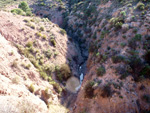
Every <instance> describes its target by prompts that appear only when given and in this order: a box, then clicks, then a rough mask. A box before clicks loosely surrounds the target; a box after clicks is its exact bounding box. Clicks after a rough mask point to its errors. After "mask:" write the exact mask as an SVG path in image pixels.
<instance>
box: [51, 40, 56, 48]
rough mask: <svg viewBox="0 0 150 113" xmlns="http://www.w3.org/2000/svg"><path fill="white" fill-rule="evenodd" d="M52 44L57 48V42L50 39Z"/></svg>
mask: <svg viewBox="0 0 150 113" xmlns="http://www.w3.org/2000/svg"><path fill="white" fill-rule="evenodd" d="M50 42H51V44H52V45H53V46H54V47H56V41H55V39H53V38H52V39H50Z"/></svg>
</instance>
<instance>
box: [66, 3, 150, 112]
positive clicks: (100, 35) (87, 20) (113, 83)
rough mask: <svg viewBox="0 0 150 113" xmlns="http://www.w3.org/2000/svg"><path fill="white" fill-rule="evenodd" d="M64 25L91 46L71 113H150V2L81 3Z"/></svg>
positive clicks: (73, 9)
mask: <svg viewBox="0 0 150 113" xmlns="http://www.w3.org/2000/svg"><path fill="white" fill-rule="evenodd" d="M68 20H69V21H68V22H69V23H68V25H69V29H68V32H73V33H74V34H75V35H76V36H77V37H79V39H80V40H81V41H82V43H81V44H85V43H86V45H89V56H88V61H87V72H86V74H85V77H84V81H83V83H82V87H81V89H80V91H79V93H78V97H77V100H76V103H75V107H74V111H73V113H80V112H87V113H109V112H111V113H127V112H129V113H132V112H133V113H135V112H138V113H140V112H142V113H145V112H148V111H149V110H150V103H149V97H150V94H149V92H150V86H149V85H150V84H149V76H150V75H149V61H148V58H147V57H148V54H149V35H150V32H149V2H148V1H145V2H142V1H130V2H129V1H124V0H122V1H117V0H116V1H103V0H102V1H90V0H89V1H81V2H78V3H77V4H75V5H74V6H72V11H71V13H70V15H69V16H68ZM70 28H72V29H70Z"/></svg>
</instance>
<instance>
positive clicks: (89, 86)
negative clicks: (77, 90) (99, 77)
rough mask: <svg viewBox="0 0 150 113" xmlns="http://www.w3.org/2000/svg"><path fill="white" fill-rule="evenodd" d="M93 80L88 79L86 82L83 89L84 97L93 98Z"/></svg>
mask: <svg viewBox="0 0 150 113" xmlns="http://www.w3.org/2000/svg"><path fill="white" fill-rule="evenodd" d="M94 84H95V82H94V81H90V82H88V83H87V84H86V86H85V89H84V97H85V98H93V97H94V88H93V86H94Z"/></svg>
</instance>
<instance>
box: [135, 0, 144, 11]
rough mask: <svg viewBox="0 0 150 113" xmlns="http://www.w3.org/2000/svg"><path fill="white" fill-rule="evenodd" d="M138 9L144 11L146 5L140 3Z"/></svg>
mask: <svg viewBox="0 0 150 113" xmlns="http://www.w3.org/2000/svg"><path fill="white" fill-rule="evenodd" d="M136 9H139V10H144V9H145V5H144V4H143V3H142V2H139V3H138V4H137V5H136Z"/></svg>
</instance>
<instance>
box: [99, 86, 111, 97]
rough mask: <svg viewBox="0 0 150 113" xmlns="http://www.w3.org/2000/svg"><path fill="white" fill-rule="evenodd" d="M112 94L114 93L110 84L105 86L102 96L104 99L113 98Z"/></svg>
mask: <svg viewBox="0 0 150 113" xmlns="http://www.w3.org/2000/svg"><path fill="white" fill-rule="evenodd" d="M112 94H113V91H112V89H111V86H110V85H108V84H107V85H105V86H104V87H103V89H102V94H101V96H102V97H103V98H105V97H111V96H112Z"/></svg>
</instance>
